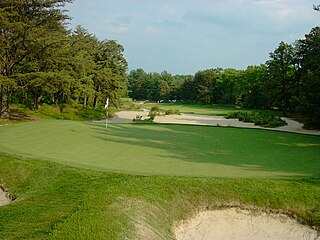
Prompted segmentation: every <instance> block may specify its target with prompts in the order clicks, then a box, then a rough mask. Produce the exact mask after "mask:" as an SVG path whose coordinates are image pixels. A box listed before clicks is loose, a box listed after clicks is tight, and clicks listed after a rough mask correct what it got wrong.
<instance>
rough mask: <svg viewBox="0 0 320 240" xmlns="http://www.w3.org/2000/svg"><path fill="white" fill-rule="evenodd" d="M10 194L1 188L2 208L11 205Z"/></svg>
mask: <svg viewBox="0 0 320 240" xmlns="http://www.w3.org/2000/svg"><path fill="white" fill-rule="evenodd" d="M11 202H12V200H11V198H10V193H9V192H6V191H5V190H4V189H3V188H2V187H0V207H1V206H4V205H7V204H9V203H11Z"/></svg>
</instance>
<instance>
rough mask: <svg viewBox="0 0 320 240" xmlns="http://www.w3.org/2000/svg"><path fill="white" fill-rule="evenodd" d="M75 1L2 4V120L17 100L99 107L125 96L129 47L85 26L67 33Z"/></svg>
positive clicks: (6, 0) (7, 1) (27, 0)
mask: <svg viewBox="0 0 320 240" xmlns="http://www.w3.org/2000/svg"><path fill="white" fill-rule="evenodd" d="M71 2H72V1H71V0H50V1H43V0H33V1H30V0H20V1H13V0H3V1H1V3H0V116H1V117H8V116H9V107H10V103H11V102H12V101H15V102H20V103H24V104H27V105H29V106H32V107H33V108H34V110H35V111H37V110H38V107H39V104H41V103H42V102H46V103H49V104H57V105H60V106H62V105H63V104H65V103H69V102H72V101H76V102H79V103H83V104H85V105H86V104H88V103H89V102H90V101H91V102H92V103H93V105H94V106H97V105H98V103H99V101H105V99H106V98H107V97H112V101H113V103H114V104H116V102H117V99H118V98H120V97H121V96H122V95H123V94H124V93H125V92H126V86H127V80H126V79H127V78H126V77H127V76H126V70H127V62H126V60H125V58H124V56H123V51H124V48H123V47H122V46H121V45H120V44H118V43H117V42H116V41H114V40H102V41H100V40H98V39H97V38H96V37H95V36H94V35H91V34H90V33H88V32H87V30H85V29H83V28H82V27H80V26H79V27H77V28H76V29H75V30H74V31H68V30H67V29H66V23H67V21H68V20H69V17H68V16H67V15H66V12H65V11H64V10H63V7H64V6H65V4H66V3H71Z"/></svg>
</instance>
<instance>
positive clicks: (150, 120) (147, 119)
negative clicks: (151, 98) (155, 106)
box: [133, 115, 155, 123]
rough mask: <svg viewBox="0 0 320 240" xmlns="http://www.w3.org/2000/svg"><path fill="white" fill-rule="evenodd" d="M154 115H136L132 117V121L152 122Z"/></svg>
mask: <svg viewBox="0 0 320 240" xmlns="http://www.w3.org/2000/svg"><path fill="white" fill-rule="evenodd" d="M154 118H155V116H154V115H150V116H149V118H145V119H142V116H139V115H137V116H136V117H135V118H134V119H133V122H134V123H153V120H154Z"/></svg>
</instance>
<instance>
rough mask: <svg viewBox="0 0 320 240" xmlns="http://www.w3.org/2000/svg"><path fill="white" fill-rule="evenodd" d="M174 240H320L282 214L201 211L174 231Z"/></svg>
mask: <svg viewBox="0 0 320 240" xmlns="http://www.w3.org/2000/svg"><path fill="white" fill-rule="evenodd" d="M174 232H175V236H176V239H177V240H182V239H183V240H191V239H192V240H200V239H201V240H209V239H215V240H220V239H221V240H222V239H223V240H224V239H233V240H246V239H249V240H278V239H279V240H280V239H281V240H284V239H288V240H289V239H290V240H302V239H304V240H319V239H320V237H319V236H318V233H317V231H316V230H313V229H312V228H310V227H308V226H304V225H301V224H299V223H298V222H297V221H296V220H293V219H291V218H289V217H288V216H287V215H284V214H272V213H270V214H269V213H266V212H256V211H251V210H243V209H238V208H229V209H222V210H214V211H204V212H201V213H199V214H198V215H197V216H196V217H195V218H193V219H191V220H189V221H186V222H183V223H181V224H179V226H178V227H176V228H175V229H174Z"/></svg>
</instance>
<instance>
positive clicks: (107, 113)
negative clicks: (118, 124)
mask: <svg viewBox="0 0 320 240" xmlns="http://www.w3.org/2000/svg"><path fill="white" fill-rule="evenodd" d="M106 128H108V109H107V117H106Z"/></svg>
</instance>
